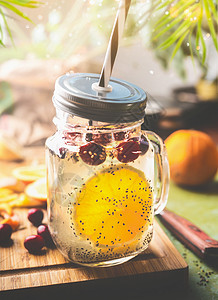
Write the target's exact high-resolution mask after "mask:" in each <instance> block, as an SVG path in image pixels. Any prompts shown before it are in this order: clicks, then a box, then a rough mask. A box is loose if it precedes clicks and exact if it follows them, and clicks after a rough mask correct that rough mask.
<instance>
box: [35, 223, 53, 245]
mask: <svg viewBox="0 0 218 300" xmlns="http://www.w3.org/2000/svg"><path fill="white" fill-rule="evenodd" d="M37 234H38V235H40V236H41V237H42V238H43V239H44V241H45V244H46V246H52V245H53V240H52V237H51V234H50V231H49V229H48V225H44V224H42V225H40V226H39V227H38V229H37Z"/></svg>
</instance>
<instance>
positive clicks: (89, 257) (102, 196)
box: [46, 74, 169, 266]
mask: <svg viewBox="0 0 218 300" xmlns="http://www.w3.org/2000/svg"><path fill="white" fill-rule="evenodd" d="M73 76H74V78H73V80H72V81H71V83H70V84H71V86H73V91H74V94H75V89H74V88H75V86H76V88H77V93H78V82H77V83H75V78H78V77H79V76H81V74H78V75H77V74H75V75H73ZM73 76H72V77H73ZM82 76H83V78H87V77H86V76H87V74H86V75H83V74H82ZM89 77H90V78H92V79H93V78H94V79H93V81H95V80H96V78H97V77H96V75H92V74H89ZM69 80H71V77H70V78H69V77H68V78H67V77H65V82H68V83H69ZM86 80H87V79H86ZM89 81H90V80H89ZM82 82H83V80H82ZM117 82H119V81H118V80H116V84H115V85H113V81H112V82H111V84H112V87H113V89H116V85H117ZM122 83H123V82H119V84H120V85H121V84H122ZM58 84H60V81H59V83H58ZM86 84H87V82H86ZM91 84H93V82H92V80H91V83H90V86H91ZM125 84H126V85H127V83H125ZM66 86H67V87H68V88H69V85H66ZM79 86H81V81H80V84H79ZM129 86H130V87H132V85H130V84H129ZM56 90H58V87H57V86H56ZM63 90H64V89H63ZM63 90H62V91H61V93H62V95H63ZM90 90H91V88H90V89H89V93H90ZM68 93H69V91H68ZM79 93H80V94H81V95H82V96H81V97H82V99H84V97H87V95H84V90H83V92H81V90H80V92H79ZM93 93H96V92H95V91H94V92H93ZM71 94H73V92H72V90H71ZM96 94H97V95H96V99H97V100H98V101H99V102H100V101H103V102H104V100H102V99H105V97H106V96H105V94H104V95H102V93H101V95H99V92H98V93H96ZM142 94H143V93H142ZM107 95H108V94H107ZM143 95H144V94H143ZM59 96H60V95H59ZM64 96H66V94H64ZM64 96H63V97H64ZM77 96H78V95H77ZM125 96H126V94H125V95H124V98H125ZM131 96H132V91H131ZM54 98H55V99H53V100H54V104H55V106H56V117H55V118H54V123H55V125H56V126H57V131H56V133H55V134H54V135H53V136H51V137H49V138H48V139H47V141H46V161H47V183H48V220H49V229H50V231H51V234H52V238H53V240H54V242H55V244H56V245H57V247H58V249H59V250H60V251H61V252H62V254H63V255H64V256H65V257H66V258H68V259H69V260H70V261H73V262H75V263H78V264H82V265H86V266H112V265H116V264H120V263H123V262H125V261H127V260H129V259H131V258H133V257H135V256H136V255H137V254H139V253H141V252H142V251H144V250H145V249H146V248H147V247H148V245H149V242H150V241H151V239H152V234H153V220H154V214H155V213H158V212H160V211H161V210H162V209H163V208H164V206H165V205H166V201H167V195H168V185H169V182H168V181H169V168H168V161H167V155H166V151H165V146H164V143H163V141H162V140H161V138H159V137H158V136H157V135H156V134H155V133H153V132H151V131H143V130H141V124H142V123H143V121H144V118H143V117H142V116H141V115H140V113H139V112H141V111H142V110H144V107H142V105H141V104H140V105H141V107H140V111H139V110H138V108H135V107H134V109H137V110H138V111H137V114H136V113H135V112H136V110H135V111H134V109H132V110H131V111H132V114H133V116H131V117H129V115H130V113H129V111H128V112H125V111H124V113H123V115H122V118H119V120H118V119H117V117H116V116H115V115H116V113H114V114H113V113H112V114H111V115H110V112H109V111H108V114H107V111H105V108H104V105H102V103H101V108H99V110H98V109H96V111H97V112H96V111H95V115H94V116H92V118H91V116H90V117H86V116H88V114H89V112H88V109H87V106H88V105H90V103H86V105H84V103H83V105H82V109H81V107H79V109H78V107H77V108H76V109H74V108H72V107H68V109H65V107H64V105H66V103H64V102H62V101H61V100H60V99H62V98H61V97H60V98H59V100H58V101H59V102H61V103H60V104H61V105H59V102H58V101H57V98H58V97H57V94H55V95H54ZM87 98H88V97H87ZM89 98H91V96H89ZM138 98H139V97H138ZM72 99H73V100H72ZM119 99H122V98H121V95H119ZM140 99H142V97H141V98H140ZM145 99H146V97H144V100H143V101H145ZM68 100H69V99H68ZM65 101H66V98H65ZM92 101H93V99H92ZM106 101H107V100H106ZM72 102H73V105H75V102H76V105H77V103H78V102H79V105H80V104H81V101H80V98H79V100H78V97H77V98H76V100H75V98H73V97H72V98H71V99H70V104H72ZM114 102H115V104H114V105H115V108H116V100H114ZM127 102H128V101H127ZM141 102H142V101H141ZM144 103H145V102H144ZM103 104H104V103H103ZM97 105H98V104H97ZM126 105H128V103H127V104H126ZM79 110H80V112H79V113H78V111H79ZM83 110H84V111H85V112H84V111H83ZM100 110H102V111H100ZM99 111H100V112H99ZM90 113H91V114H92V113H93V110H92V109H90ZM104 114H106V115H107V116H106V117H105V119H108V121H102V120H103V119H104ZM127 114H128V116H127ZM117 115H118V116H119V115H120V113H119V108H118V109H117ZM115 117H116V122H115V121H114V120H113V118H115ZM99 119H100V120H99ZM110 119H111V121H110ZM134 119H135V120H134Z"/></svg>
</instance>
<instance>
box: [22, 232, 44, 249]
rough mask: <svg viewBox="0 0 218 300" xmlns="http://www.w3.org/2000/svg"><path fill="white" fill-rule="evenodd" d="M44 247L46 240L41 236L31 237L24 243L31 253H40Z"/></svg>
mask: <svg viewBox="0 0 218 300" xmlns="http://www.w3.org/2000/svg"><path fill="white" fill-rule="evenodd" d="M44 246H45V242H44V239H43V238H42V237H41V236H40V235H30V236H28V237H26V239H25V241H24V247H25V248H26V249H27V250H28V251H29V252H30V253H38V252H40V250H41V249H42V248H43V247H44Z"/></svg>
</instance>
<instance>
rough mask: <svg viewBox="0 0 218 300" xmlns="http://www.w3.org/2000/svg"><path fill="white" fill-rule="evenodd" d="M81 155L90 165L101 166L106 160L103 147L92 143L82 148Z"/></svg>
mask: <svg viewBox="0 0 218 300" xmlns="http://www.w3.org/2000/svg"><path fill="white" fill-rule="evenodd" d="M79 155H80V157H81V159H82V160H83V161H84V162H85V163H87V164H88V165H94V166H97V165H100V164H101V163H103V162H104V161H105V159H106V152H105V149H104V147H103V146H101V145H99V144H96V143H94V142H90V143H88V144H85V145H83V146H81V147H80V150H79Z"/></svg>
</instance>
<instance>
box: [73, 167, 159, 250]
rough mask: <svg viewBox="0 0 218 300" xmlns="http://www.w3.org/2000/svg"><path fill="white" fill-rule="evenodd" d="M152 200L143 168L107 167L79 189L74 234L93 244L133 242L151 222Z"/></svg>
mask: <svg viewBox="0 0 218 300" xmlns="http://www.w3.org/2000/svg"><path fill="white" fill-rule="evenodd" d="M152 202H153V193H152V188H151V186H150V184H149V182H148V181H147V180H146V178H145V176H144V173H143V172H141V171H139V170H137V169H135V168H133V167H129V166H123V165H122V166H118V167H115V168H113V169H112V168H109V169H106V170H104V171H102V172H100V173H98V174H97V175H96V176H93V177H92V178H90V179H89V180H88V181H87V182H86V183H85V185H84V186H83V188H82V189H81V190H80V191H79V193H78V196H77V199H76V202H75V206H74V211H73V212H72V223H73V224H74V225H75V232H76V234H77V235H78V236H80V237H81V238H84V239H86V240H89V241H90V242H92V243H94V245H95V246H97V247H101V248H106V249H112V248H113V249H114V248H115V247H117V249H118V248H120V247H121V248H120V249H123V245H127V246H131V245H135V246H136V245H137V243H138V242H139V241H140V240H141V238H142V235H143V233H144V232H145V230H146V229H147V228H148V227H149V225H150V224H151V222H152V216H153V213H152ZM127 248H128V247H127ZM129 249H130V247H129Z"/></svg>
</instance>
